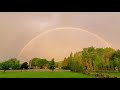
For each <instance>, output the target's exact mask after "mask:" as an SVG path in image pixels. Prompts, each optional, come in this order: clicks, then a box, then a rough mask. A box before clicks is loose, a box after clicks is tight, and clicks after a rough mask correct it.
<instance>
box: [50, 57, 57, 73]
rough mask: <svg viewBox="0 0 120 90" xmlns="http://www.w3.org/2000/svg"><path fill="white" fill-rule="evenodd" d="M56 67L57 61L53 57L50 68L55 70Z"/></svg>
mask: <svg viewBox="0 0 120 90" xmlns="http://www.w3.org/2000/svg"><path fill="white" fill-rule="evenodd" d="M55 68H56V67H55V61H54V58H53V59H52V61H50V62H49V69H50V70H52V71H53V70H54V69H55Z"/></svg>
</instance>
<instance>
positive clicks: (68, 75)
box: [0, 72, 92, 78]
mask: <svg viewBox="0 0 120 90" xmlns="http://www.w3.org/2000/svg"><path fill="white" fill-rule="evenodd" d="M0 78H92V76H89V75H85V74H82V73H74V72H5V73H4V72H0Z"/></svg>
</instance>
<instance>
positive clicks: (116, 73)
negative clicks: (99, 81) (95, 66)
mask: <svg viewBox="0 0 120 90" xmlns="http://www.w3.org/2000/svg"><path fill="white" fill-rule="evenodd" d="M104 74H106V75H110V76H114V77H117V78H120V72H106V73H104Z"/></svg>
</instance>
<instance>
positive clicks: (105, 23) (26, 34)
mask: <svg viewBox="0 0 120 90" xmlns="http://www.w3.org/2000/svg"><path fill="white" fill-rule="evenodd" d="M60 27H73V28H80V29H82V30H84V31H76V30H73V29H69V28H68V29H64V30H57V31H54V30H53V31H52V29H55V28H60ZM50 29H51V31H50V32H46V33H44V32H45V31H47V30H50ZM85 30H87V31H88V32H90V33H92V34H93V35H97V36H98V37H100V38H102V40H103V41H102V40H99V38H97V37H95V36H93V35H92V34H89V33H87V32H85ZM42 33H44V34H43V35H42ZM40 34H41V36H39V35H40ZM36 36H39V37H38V38H37V39H34V38H35V37H36ZM32 39H34V40H33V41H32V42H31V43H30V44H29V45H27V44H28V43H29V42H30V41H31V40H32ZM104 41H106V42H107V43H109V45H111V47H112V48H115V49H120V13H119V12H33V13H32V12H0V59H1V60H7V59H9V58H13V57H17V56H18V55H20V53H21V56H20V57H22V56H23V57H24V60H25V58H28V59H31V58H33V57H40V58H48V59H51V58H52V57H55V59H59V60H60V59H63V57H65V56H67V55H69V53H70V52H71V50H72V51H80V50H81V48H83V47H87V46H90V45H93V46H94V45H95V46H96V47H97V46H100V45H101V46H103V47H106V44H105V43H104ZM26 45H27V46H26ZM24 47H26V48H24ZM23 48H24V50H23Z"/></svg>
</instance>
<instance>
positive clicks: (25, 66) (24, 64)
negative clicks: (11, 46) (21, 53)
mask: <svg viewBox="0 0 120 90" xmlns="http://www.w3.org/2000/svg"><path fill="white" fill-rule="evenodd" d="M21 69H25V71H26V69H28V63H27V62H24V63H23V64H22V65H21Z"/></svg>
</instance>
